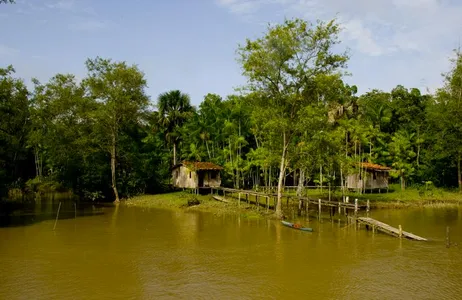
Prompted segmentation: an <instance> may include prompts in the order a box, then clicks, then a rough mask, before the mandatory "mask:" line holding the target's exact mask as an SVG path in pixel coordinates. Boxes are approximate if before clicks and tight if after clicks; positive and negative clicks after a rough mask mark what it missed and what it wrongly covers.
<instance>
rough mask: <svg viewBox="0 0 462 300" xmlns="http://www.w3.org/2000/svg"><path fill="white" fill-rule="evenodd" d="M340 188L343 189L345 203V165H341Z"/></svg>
mask: <svg viewBox="0 0 462 300" xmlns="http://www.w3.org/2000/svg"><path fill="white" fill-rule="evenodd" d="M340 186H341V188H342V200H343V202H345V182H344V180H343V163H342V164H340Z"/></svg>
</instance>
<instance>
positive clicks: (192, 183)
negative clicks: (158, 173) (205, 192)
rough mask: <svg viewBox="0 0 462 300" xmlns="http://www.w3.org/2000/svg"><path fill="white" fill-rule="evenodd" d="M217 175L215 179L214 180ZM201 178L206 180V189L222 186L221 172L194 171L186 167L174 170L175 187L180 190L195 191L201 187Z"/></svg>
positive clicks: (204, 184) (173, 180)
mask: <svg viewBox="0 0 462 300" xmlns="http://www.w3.org/2000/svg"><path fill="white" fill-rule="evenodd" d="M212 173H215V174H216V176H215V178H212V177H213V176H212ZM199 176H203V178H204V183H203V186H204V187H219V186H220V185H221V176H220V171H205V170H204V171H198V172H196V171H192V170H190V169H188V168H187V167H185V166H180V167H178V168H175V169H174V170H172V182H173V186H175V187H179V188H190V189H195V188H197V187H198V186H199Z"/></svg>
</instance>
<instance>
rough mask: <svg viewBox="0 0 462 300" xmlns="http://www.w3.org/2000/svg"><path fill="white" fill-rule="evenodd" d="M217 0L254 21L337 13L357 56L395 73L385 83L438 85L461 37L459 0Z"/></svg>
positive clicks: (343, 36)
mask: <svg viewBox="0 0 462 300" xmlns="http://www.w3.org/2000/svg"><path fill="white" fill-rule="evenodd" d="M215 3H217V5H219V6H220V7H223V8H225V9H227V10H228V11H229V12H230V13H232V14H234V15H236V16H239V17H245V18H246V19H252V20H253V21H255V23H257V24H262V23H267V21H268V20H275V19H281V12H283V15H282V16H284V17H287V18H291V17H302V18H304V19H306V20H311V21H314V20H316V19H321V20H328V19H332V18H334V17H336V18H337V20H338V21H339V22H340V24H341V26H342V28H343V31H342V33H341V40H342V41H343V45H344V46H347V47H349V48H350V49H351V50H352V51H351V54H352V55H353V56H354V57H357V59H358V60H364V59H367V60H368V62H369V63H373V64H374V67H375V68H377V67H380V68H382V69H386V70H387V72H388V73H389V74H393V75H392V76H390V75H384V76H387V77H386V78H385V77H383V78H380V81H381V82H382V83H383V82H385V81H386V82H388V83H387V85H388V86H389V85H391V84H397V83H398V81H399V80H400V81H404V82H415V84H416V85H419V86H420V85H421V84H425V85H426V86H429V87H430V88H432V89H434V87H436V86H438V85H440V84H441V77H440V76H439V74H440V73H441V72H443V71H445V70H447V69H448V67H449V66H448V57H449V55H450V54H451V50H452V49H453V48H455V47H457V45H458V43H460V40H461V37H462V36H461V35H462V34H461V32H462V18H461V17H460V16H462V1H459V0H373V1H372V0H351V1H345V0H254V1H252V0H215ZM360 65H361V64H358V66H360ZM361 66H362V69H356V71H357V73H362V74H363V75H362V76H363V78H362V79H363V80H364V81H369V80H370V79H369V78H367V77H366V75H364V73H366V71H364V69H363V68H364V65H361ZM358 68H360V67H358ZM375 71H377V69H375ZM353 74H354V73H353ZM409 78H416V79H415V80H414V81H411V80H410V79H409ZM413 84H414V83H413Z"/></svg>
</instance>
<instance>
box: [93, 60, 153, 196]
mask: <svg viewBox="0 0 462 300" xmlns="http://www.w3.org/2000/svg"><path fill="white" fill-rule="evenodd" d="M86 66H87V69H88V77H87V78H86V79H85V80H84V86H85V87H86V89H87V91H88V94H89V96H90V97H91V98H92V99H94V100H95V101H96V103H97V104H98V106H97V109H95V111H94V113H93V116H92V117H93V118H94V119H95V120H96V128H95V129H96V130H95V134H96V135H98V138H99V139H100V141H101V147H102V148H103V149H104V150H105V151H107V153H109V155H110V159H111V181H112V189H113V192H114V198H115V200H114V201H115V202H118V201H119V193H118V190H117V178H116V169H117V148H118V145H119V135H120V132H121V128H123V125H124V124H125V123H126V122H128V121H133V120H135V121H138V122H140V117H141V116H142V115H143V112H144V110H145V109H146V108H147V106H148V104H149V98H148V97H147V96H146V94H145V91H144V89H145V88H146V80H145V78H144V74H143V73H142V72H141V71H140V70H139V69H138V67H137V66H135V65H132V66H129V65H127V64H126V63H125V62H112V61H111V60H110V59H103V58H100V57H97V58H95V59H88V60H87V61H86Z"/></svg>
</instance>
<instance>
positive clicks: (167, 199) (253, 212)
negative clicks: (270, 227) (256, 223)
mask: <svg viewBox="0 0 462 300" xmlns="http://www.w3.org/2000/svg"><path fill="white" fill-rule="evenodd" d="M123 204H124V205H126V206H136V207H144V208H165V209H181V210H185V211H201V212H210V213H213V214H216V215H223V214H234V215H240V216H242V217H244V218H250V219H256V218H268V217H273V216H274V214H273V211H271V210H270V211H269V212H267V211H266V210H265V209H258V210H257V207H256V206H255V205H251V204H250V205H249V204H247V203H244V202H241V203H240V205H239V204H238V203H237V201H230V202H229V203H225V202H220V201H217V200H215V199H213V198H212V196H211V195H194V194H190V193H188V192H174V193H166V194H156V195H141V196H135V197H133V198H130V199H128V200H126V201H124V202H123Z"/></svg>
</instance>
